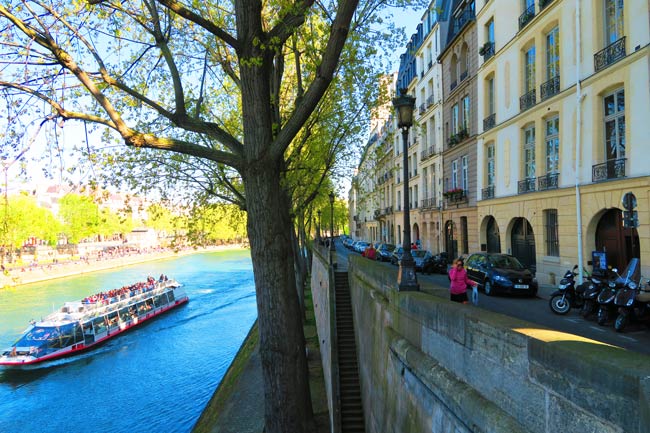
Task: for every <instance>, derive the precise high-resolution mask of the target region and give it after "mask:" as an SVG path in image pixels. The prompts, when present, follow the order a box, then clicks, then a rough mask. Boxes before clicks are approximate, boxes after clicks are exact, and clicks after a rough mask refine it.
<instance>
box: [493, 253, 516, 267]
mask: <svg viewBox="0 0 650 433" xmlns="http://www.w3.org/2000/svg"><path fill="white" fill-rule="evenodd" d="M490 263H491V264H492V266H494V267H495V268H500V269H524V265H522V264H521V262H519V260H517V259H516V258H514V257H512V256H505V255H502V256H490Z"/></svg>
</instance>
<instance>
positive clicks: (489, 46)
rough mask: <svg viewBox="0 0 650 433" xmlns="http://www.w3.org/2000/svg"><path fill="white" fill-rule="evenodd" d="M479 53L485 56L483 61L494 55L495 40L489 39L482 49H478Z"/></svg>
mask: <svg viewBox="0 0 650 433" xmlns="http://www.w3.org/2000/svg"><path fill="white" fill-rule="evenodd" d="M478 53H479V54H480V55H482V56H483V61H484V62H486V61H487V60H488V59H489V58H490V57H492V56H493V55H494V42H493V41H488V42H486V43H485V44H483V46H482V47H481V49H479V50H478Z"/></svg>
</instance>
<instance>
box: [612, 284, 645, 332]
mask: <svg viewBox="0 0 650 433" xmlns="http://www.w3.org/2000/svg"><path fill="white" fill-rule="evenodd" d="M647 283H648V282H646V285H647ZM614 304H615V305H616V306H617V307H618V316H617V317H616V320H615V321H614V329H616V331H617V332H623V329H625V327H626V326H627V324H628V322H630V321H640V320H644V319H647V318H648V317H650V287H648V288H647V289H645V290H644V289H642V288H641V287H640V285H639V284H638V283H636V282H635V281H633V280H630V281H627V283H626V285H625V287H623V288H622V289H621V290H619V291H618V293H617V294H616V298H615V299H614Z"/></svg>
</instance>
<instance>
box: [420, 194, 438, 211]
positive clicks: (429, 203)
mask: <svg viewBox="0 0 650 433" xmlns="http://www.w3.org/2000/svg"><path fill="white" fill-rule="evenodd" d="M434 207H436V199H435V198H433V197H432V198H424V199H422V204H421V209H422V210H424V209H431V208H434Z"/></svg>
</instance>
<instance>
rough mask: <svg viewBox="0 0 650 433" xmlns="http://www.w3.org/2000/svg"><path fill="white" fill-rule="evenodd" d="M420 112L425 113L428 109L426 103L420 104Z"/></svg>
mask: <svg viewBox="0 0 650 433" xmlns="http://www.w3.org/2000/svg"><path fill="white" fill-rule="evenodd" d="M419 111H420V114H424V112H425V111H427V107H426V105H424V103H422V104H420V110H419Z"/></svg>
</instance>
